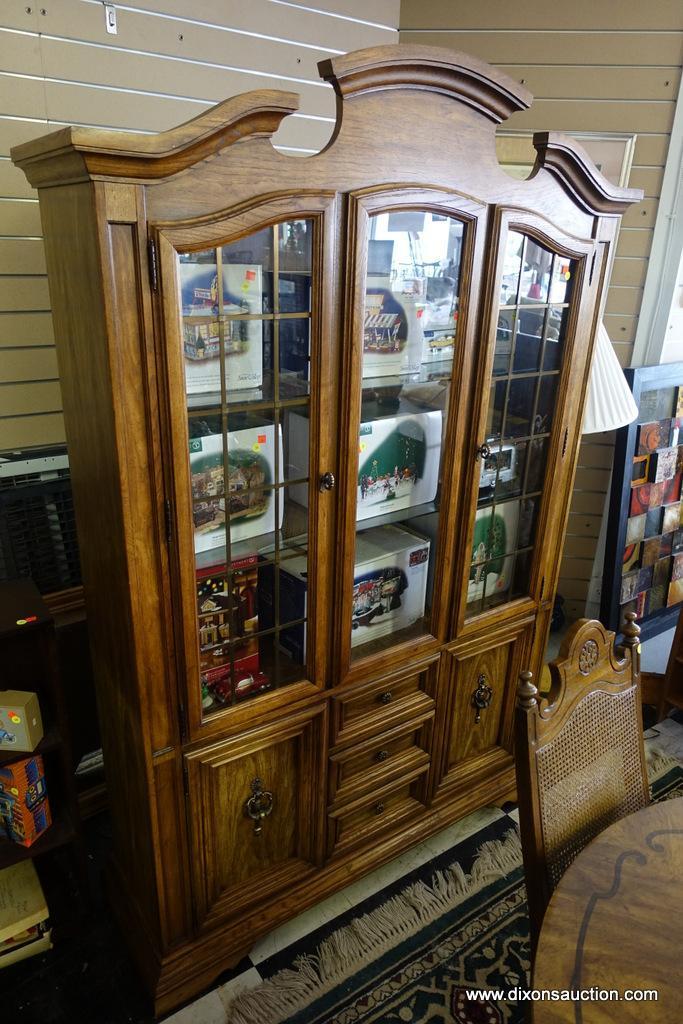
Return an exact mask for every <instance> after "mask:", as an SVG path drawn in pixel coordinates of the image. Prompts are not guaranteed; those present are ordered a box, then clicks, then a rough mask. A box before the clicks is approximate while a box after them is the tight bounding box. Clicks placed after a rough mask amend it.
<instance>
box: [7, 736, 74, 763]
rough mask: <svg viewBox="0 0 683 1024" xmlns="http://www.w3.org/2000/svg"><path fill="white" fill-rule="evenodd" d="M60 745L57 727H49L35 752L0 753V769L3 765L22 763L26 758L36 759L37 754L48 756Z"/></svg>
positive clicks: (15, 751)
mask: <svg viewBox="0 0 683 1024" xmlns="http://www.w3.org/2000/svg"><path fill="white" fill-rule="evenodd" d="M61 745H62V737H61V734H60V732H59V729H58V728H57V726H51V728H49V729H48V730H47V732H46V733H45V735H44V736H43V738H42V740H41V741H40V743H39V744H38V746H37V747H36V748H35V750H29V751H26V750H9V749H3V750H1V751H0V767H1V766H2V765H5V764H11V763H12V762H13V761H23V760H24V758H27V757H36V756H37V755H38V754H40V755H43V754H49V753H51V752H52V751H53V750H58V749H59V747H60V746H61Z"/></svg>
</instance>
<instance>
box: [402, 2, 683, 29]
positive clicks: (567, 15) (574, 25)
mask: <svg viewBox="0 0 683 1024" xmlns="http://www.w3.org/2000/svg"><path fill="white" fill-rule="evenodd" d="M426 20H428V21H429V27H430V28H436V27H438V28H457V29H464V28H474V29H482V28H492V29H507V30H510V29H512V30H521V29H532V30H536V29H544V28H548V29H553V30H554V31H555V32H557V31H564V30H566V29H581V31H588V30H590V29H600V30H602V31H606V32H614V31H615V30H618V31H623V30H624V29H628V30H634V29H642V30H643V31H645V32H647V31H651V30H653V29H657V30H662V29H664V30H666V29H680V28H681V27H682V26H683V13H682V12H681V5H680V2H679V0H657V2H656V3H650V4H644V3H641V0H601V2H600V3H596V2H595V0H574V2H573V3H571V4H564V5H562V4H548V3H546V0H526V3H524V4H511V3H509V2H508V0H486V3H483V4H467V3H453V0H429V3H428V4H425V3H424V0H403V2H402V4H401V27H402V28H407V29H409V28H423V27H425V21H426Z"/></svg>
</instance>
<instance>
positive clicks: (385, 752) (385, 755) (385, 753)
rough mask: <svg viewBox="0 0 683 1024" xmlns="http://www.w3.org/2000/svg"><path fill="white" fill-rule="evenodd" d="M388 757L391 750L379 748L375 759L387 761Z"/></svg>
mask: <svg viewBox="0 0 683 1024" xmlns="http://www.w3.org/2000/svg"><path fill="white" fill-rule="evenodd" d="M388 757H389V751H388V750H378V751H377V753H376V754H375V761H386V759H387V758H388Z"/></svg>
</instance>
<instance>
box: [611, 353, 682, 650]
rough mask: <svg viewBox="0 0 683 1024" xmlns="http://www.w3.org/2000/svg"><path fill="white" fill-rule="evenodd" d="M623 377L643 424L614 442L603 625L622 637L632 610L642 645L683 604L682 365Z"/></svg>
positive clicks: (635, 371)
mask: <svg viewBox="0 0 683 1024" xmlns="http://www.w3.org/2000/svg"><path fill="white" fill-rule="evenodd" d="M624 373H625V374H626V379H627V380H628V383H629V385H630V387H631V390H632V391H633V397H634V398H635V401H636V404H637V406H638V417H637V419H636V420H635V421H634V422H633V423H631V424H629V425H628V426H626V427H622V428H621V429H620V430H618V431H617V436H616V446H615V460H614V474H613V477H612V491H611V496H610V508H609V519H608V529H607V539H606V549H605V570H604V576H603V587H602V603H601V619H602V621H603V622H604V623H605V625H607V626H608V627H609V628H611V629H617V630H618V629H619V627H620V625H621V623H622V622H623V621H624V614H625V613H626V612H628V611H634V612H635V613H636V615H637V619H638V622H639V624H640V627H641V632H642V636H643V638H644V639H645V638H647V637H649V636H655V635H656V634H657V633H661V632H662V631H663V630H665V629H669V628H670V627H671V626H673V625H675V623H676V621H677V618H678V614H679V612H680V610H681V605H682V603H683V522H682V520H683V502H682V501H681V481H682V479H683V363H665V364H663V365H661V366H643V367H639V368H630V369H627V370H625V371H624Z"/></svg>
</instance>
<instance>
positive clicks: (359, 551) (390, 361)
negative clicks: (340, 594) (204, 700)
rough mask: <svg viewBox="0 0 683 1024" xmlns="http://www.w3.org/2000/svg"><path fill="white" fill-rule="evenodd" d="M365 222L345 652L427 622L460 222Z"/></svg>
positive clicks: (394, 216)
mask: <svg viewBox="0 0 683 1024" xmlns="http://www.w3.org/2000/svg"><path fill="white" fill-rule="evenodd" d="M369 227H370V230H369V241H368V252H367V260H368V263H367V280H366V288H365V309H364V323H363V339H362V342H363V356H362V359H363V363H362V374H363V386H362V396H361V410H360V421H359V432H358V464H357V490H356V522H357V527H356V529H357V533H356V548H355V564H354V576H353V582H352V584H351V581H349V584H350V585H351V591H352V593H351V621H350V623H349V629H350V633H351V649H352V657H356V656H357V657H361V656H365V655H367V654H369V653H374V652H375V651H378V650H384V649H386V648H388V647H391V646H393V645H395V644H397V643H400V642H402V641H406V640H410V639H411V638H413V637H417V636H420V635H423V634H424V633H425V632H428V631H429V628H430V627H429V620H430V611H431V606H432V599H433V588H434V578H435V568H436V564H437V563H436V559H437V547H438V537H439V492H440V485H441V471H442V468H441V452H442V449H443V434H444V430H445V425H446V419H447V410H448V400H449V394H450V383H451V375H452V364H453V356H454V353H455V347H456V343H457V318H458V289H459V281H460V259H461V251H462V243H463V237H464V225H463V224H462V223H461V222H460V221H457V220H456V219H455V218H453V217H449V216H445V215H443V214H437V213H433V212H429V211H425V210H401V211H395V212H391V213H382V214H377V215H375V216H371V217H370V224H369Z"/></svg>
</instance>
